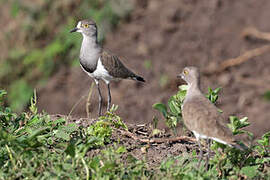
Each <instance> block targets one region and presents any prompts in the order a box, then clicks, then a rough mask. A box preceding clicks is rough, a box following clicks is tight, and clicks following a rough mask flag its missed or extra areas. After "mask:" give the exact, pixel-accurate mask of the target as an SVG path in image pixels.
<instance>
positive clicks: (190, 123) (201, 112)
mask: <svg viewBox="0 0 270 180" xmlns="http://www.w3.org/2000/svg"><path fill="white" fill-rule="evenodd" d="M182 114H183V120H184V123H185V125H186V126H187V128H188V129H189V130H191V131H192V132H193V131H195V132H197V133H198V134H201V135H204V136H207V137H209V138H210V139H213V138H215V139H219V140H221V141H224V142H226V143H227V144H229V145H232V146H234V145H235V139H234V136H233V134H232V132H231V130H230V129H229V128H228V127H227V125H226V124H225V120H224V119H223V118H222V116H221V115H220V113H219V112H218V110H217V108H216V107H215V105H213V104H212V103H211V102H210V101H209V100H208V99H206V97H204V95H202V94H201V95H196V96H193V97H192V98H190V99H188V100H187V101H186V102H185V103H184V105H183V111H182ZM221 141H219V142H221Z"/></svg>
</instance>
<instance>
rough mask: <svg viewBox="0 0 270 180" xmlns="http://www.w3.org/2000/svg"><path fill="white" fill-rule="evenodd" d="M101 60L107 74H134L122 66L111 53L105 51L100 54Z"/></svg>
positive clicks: (125, 75)
mask: <svg viewBox="0 0 270 180" xmlns="http://www.w3.org/2000/svg"><path fill="white" fill-rule="evenodd" d="M101 61H102V64H103V66H104V67H105V69H106V70H107V71H108V72H109V74H110V75H111V76H113V77H115V78H123V79H126V78H133V77H136V75H135V74H134V73H133V72H132V71H130V70H129V69H128V68H126V67H125V66H124V64H123V63H122V62H121V61H120V60H119V58H118V57H117V56H114V55H111V54H109V53H107V52H106V51H103V52H102V54H101Z"/></svg>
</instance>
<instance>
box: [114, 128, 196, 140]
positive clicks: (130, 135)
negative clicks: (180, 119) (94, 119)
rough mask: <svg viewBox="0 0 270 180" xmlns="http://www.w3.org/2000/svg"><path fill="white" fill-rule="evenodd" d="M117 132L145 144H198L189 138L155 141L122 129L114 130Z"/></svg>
mask: <svg viewBox="0 0 270 180" xmlns="http://www.w3.org/2000/svg"><path fill="white" fill-rule="evenodd" d="M114 129H115V130H117V131H119V132H120V133H121V134H122V135H125V136H128V137H131V138H132V139H134V140H136V141H140V142H143V143H164V142H176V141H191V142H196V140H195V139H194V138H191V137H188V136H181V137H174V138H153V139H145V138H139V137H138V136H136V135H134V134H133V133H131V132H129V131H125V130H121V129H117V128H114Z"/></svg>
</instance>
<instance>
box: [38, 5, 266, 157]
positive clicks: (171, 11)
mask: <svg viewBox="0 0 270 180" xmlns="http://www.w3.org/2000/svg"><path fill="white" fill-rule="evenodd" d="M269 9H270V1H268V0H260V1H254V0H245V1H235V0H227V1H221V0H169V1H158V0H148V1H142V0H139V1H136V8H135V10H134V11H133V12H132V14H131V15H130V17H129V18H128V19H127V20H126V21H125V22H122V23H121V24H120V25H119V26H118V28H117V29H116V30H115V31H114V32H112V33H110V34H109V35H108V36H107V40H106V43H105V45H104V46H105V48H106V49H109V50H110V51H111V52H113V53H114V54H116V55H118V56H120V57H122V61H123V62H124V64H126V65H127V66H128V67H129V68H130V69H132V70H133V71H135V72H136V73H137V74H139V75H141V76H143V77H144V78H145V79H146V83H145V84H140V83H136V82H133V81H129V80H123V81H121V82H118V83H113V84H112V87H111V90H112V102H113V103H114V104H118V105H119V110H118V113H119V115H120V116H121V117H123V119H124V121H126V122H128V123H130V124H135V125H138V124H142V123H145V124H147V123H149V122H151V121H152V119H153V116H158V117H160V115H159V114H158V112H156V111H155V110H153V108H152V105H153V104H154V103H156V102H163V103H165V102H167V100H168V98H169V97H170V96H171V95H173V94H175V93H176V91H177V87H178V85H180V84H182V83H183V82H182V81H181V80H179V79H177V78H176V75H177V74H178V73H179V72H180V71H181V70H182V69H183V68H184V67H185V66H187V65H195V66H197V67H199V68H201V69H202V70H203V69H206V68H207V67H209V66H212V65H213V64H219V63H221V62H223V61H225V60H227V59H230V58H234V57H237V56H239V55H241V54H243V53H244V52H246V51H248V50H251V49H254V48H257V47H261V46H263V45H265V44H266V43H267V42H260V41H259V42H257V41H249V40H246V39H245V38H243V36H242V35H241V34H242V32H243V31H244V30H245V29H246V28H247V27H256V29H258V30H260V31H265V32H267V31H268V32H270V21H269V18H270V11H269ZM78 54H79V52H78ZM269 59H270V52H269V53H268V52H267V53H264V54H263V55H261V56H257V57H253V58H251V59H250V60H248V61H246V62H244V63H243V64H241V65H238V66H234V67H232V68H229V69H227V70H224V71H222V72H221V73H219V74H214V75H205V74H203V75H202V80H201V82H202V84H201V86H202V90H203V91H204V92H206V91H207V87H213V88H216V87H220V86H221V87H223V90H222V92H221V94H220V99H219V104H218V106H219V108H221V109H222V110H223V111H224V113H225V115H226V116H228V115H237V116H240V117H243V116H248V117H249V120H250V121H251V122H252V124H251V126H250V127H249V128H248V129H249V130H251V131H252V132H253V133H254V134H255V135H256V136H259V135H261V134H262V133H264V132H266V131H269V130H270V123H269V117H270V111H269V109H270V103H269V102H267V101H265V100H264V99H263V98H262V95H263V94H264V92H266V91H267V90H269V89H270V87H269V82H270V68H269V67H270V61H269ZM146 64H148V65H146ZM91 82H92V81H91V79H90V78H89V77H88V76H87V75H86V74H85V73H84V72H83V71H82V70H81V69H80V68H79V67H77V68H69V69H68V68H67V67H64V68H62V69H60V70H59V72H58V73H57V74H55V76H54V77H52V78H51V80H50V81H49V83H48V84H47V86H46V87H44V88H42V89H40V90H39V91H38V92H39V108H40V109H44V110H45V111H47V112H48V113H50V114H55V113H61V114H68V113H69V112H70V110H71V109H72V107H73V106H74V105H75V104H76V102H78V100H79V99H80V98H81V97H82V96H85V95H87V94H88V89H89V87H90V84H91ZM103 89H104V91H103V96H104V97H106V94H107V91H106V88H105V86H103ZM85 99H86V97H85V98H84V100H83V101H81V102H80V103H79V105H78V106H77V107H76V108H75V110H74V112H73V115H74V116H77V117H86V112H85ZM105 103H106V102H105ZM97 106H98V98H97V92H96V90H95V89H94V93H93V94H92V99H91V106H90V107H91V112H92V114H91V116H92V117H96V115H97ZM104 110H105V106H104ZM160 119H161V120H162V118H160ZM162 124H163V125H162ZM160 127H164V123H161V125H160ZM123 141H124V140H123ZM162 146H163V145H160V146H157V147H155V146H153V147H151V149H149V150H148V153H151V152H152V151H154V152H159V154H160V155H162V153H165V154H164V155H166V154H168V151H172V152H171V153H172V154H174V153H175V154H178V152H177V151H184V149H185V148H181V147H178V146H181V145H179V144H171V145H170V148H167V149H166V151H162V148H163V147H162ZM137 151H140V150H137ZM173 151H176V152H173ZM134 153H135V154H136V152H134ZM153 154H155V153H153Z"/></svg>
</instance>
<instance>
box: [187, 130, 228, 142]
mask: <svg viewBox="0 0 270 180" xmlns="http://www.w3.org/2000/svg"><path fill="white" fill-rule="evenodd" d="M192 132H193V134H194V135H195V137H196V139H197V140H199V139H212V140H214V141H217V142H219V143H221V144H227V145H229V144H228V143H227V142H225V141H223V140H221V139H219V138H215V137H209V136H206V135H203V134H199V133H197V132H196V131H192Z"/></svg>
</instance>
